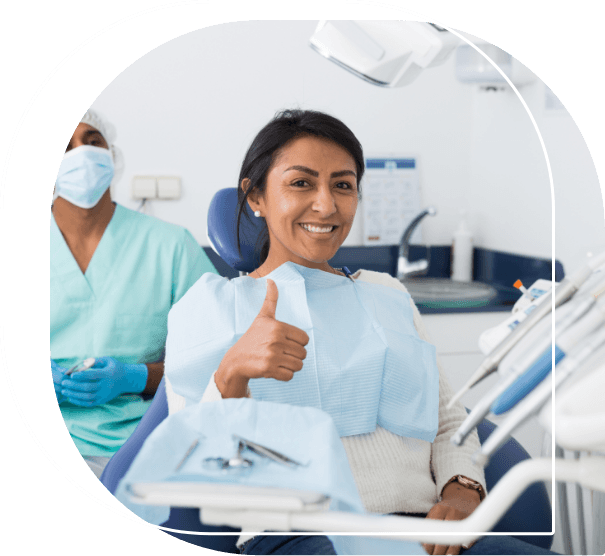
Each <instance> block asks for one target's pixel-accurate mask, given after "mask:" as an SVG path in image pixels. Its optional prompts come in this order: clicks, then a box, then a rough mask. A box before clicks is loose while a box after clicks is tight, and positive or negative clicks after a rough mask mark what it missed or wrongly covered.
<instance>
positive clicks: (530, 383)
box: [491, 297, 605, 415]
mask: <svg viewBox="0 0 605 556" xmlns="http://www.w3.org/2000/svg"><path fill="white" fill-rule="evenodd" d="M592 299H594V297H593V298H592ZM580 301H581V303H579V304H578V308H580V309H585V308H586V307H590V309H589V310H588V311H586V312H585V313H584V314H583V315H582V318H579V319H576V321H575V322H573V321H572V319H571V318H568V319H563V320H564V321H566V322H565V326H561V327H559V328H558V330H557V332H560V333H558V334H557V337H556V338H555V346H554V354H555V365H557V364H558V363H559V362H560V361H561V360H563V359H564V358H566V357H567V355H568V354H569V353H570V352H573V351H574V350H575V348H576V347H577V346H578V345H581V344H582V343H583V341H584V340H585V338H586V337H587V336H589V335H590V334H592V332H593V331H595V330H596V329H598V328H599V327H600V326H603V325H604V324H605V298H601V299H599V300H598V301H596V300H595V301H594V302H590V303H589V301H590V300H589V299H588V300H587V299H584V300H580ZM571 303H575V301H574V302H571ZM572 309H573V307H572ZM577 314H578V313H577V312H576V311H572V314H571V315H570V317H575V316H577ZM561 329H562V330H561ZM552 353H553V350H552V347H551V346H550V344H549V349H547V350H546V352H544V353H543V354H542V356H541V357H540V358H539V359H538V360H536V361H535V362H534V364H533V365H532V366H531V367H530V369H529V370H528V371H527V372H525V373H523V374H522V375H519V378H518V380H516V381H515V383H514V384H513V385H511V387H510V388H508V389H507V390H506V392H503V393H502V394H501V395H500V396H499V397H498V399H497V400H495V401H494V403H493V405H492V407H491V411H492V413H494V414H495V415H500V414H502V413H504V412H505V411H508V410H509V409H511V408H512V407H513V406H514V405H515V404H517V403H518V402H519V401H520V400H521V399H523V397H524V396H526V395H527V394H528V393H529V392H530V391H531V390H533V389H534V388H535V387H536V385H537V384H538V383H539V382H541V381H542V379H543V378H544V377H545V376H546V375H547V374H548V373H549V372H550V371H551V369H552Z"/></svg>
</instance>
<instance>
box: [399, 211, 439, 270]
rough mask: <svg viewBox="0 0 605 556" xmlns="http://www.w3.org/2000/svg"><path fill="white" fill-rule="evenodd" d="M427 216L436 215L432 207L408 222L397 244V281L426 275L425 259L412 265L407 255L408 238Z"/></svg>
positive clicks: (427, 266) (408, 249)
mask: <svg viewBox="0 0 605 556" xmlns="http://www.w3.org/2000/svg"><path fill="white" fill-rule="evenodd" d="M427 214H428V215H430V216H435V215H436V214H437V209H436V208H435V207H433V206H430V207H427V208H425V209H424V210H423V211H422V212H421V213H420V214H418V215H417V216H416V217H415V218H414V219H413V220H412V221H411V222H410V224H409V225H408V227H407V228H406V229H405V231H404V232H403V235H402V236H401V241H400V242H399V259H398V260H397V279H398V280H403V279H404V278H408V277H410V276H421V275H423V274H426V271H427V270H428V268H429V262H428V260H426V259H423V260H421V261H414V262H412V263H411V262H410V261H408V255H409V253H410V237H411V235H412V233H413V232H414V230H415V229H416V226H418V224H419V223H420V221H421V220H422V219H423V218H424V217H425V216H426V215H427Z"/></svg>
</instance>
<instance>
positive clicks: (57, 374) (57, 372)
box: [50, 359, 67, 403]
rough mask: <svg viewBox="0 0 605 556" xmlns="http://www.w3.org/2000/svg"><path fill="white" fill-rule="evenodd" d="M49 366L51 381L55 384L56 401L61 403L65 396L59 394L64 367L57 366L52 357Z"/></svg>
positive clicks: (63, 376)
mask: <svg viewBox="0 0 605 556" xmlns="http://www.w3.org/2000/svg"><path fill="white" fill-rule="evenodd" d="M50 368H51V370H52V373H53V383H54V384H55V394H56V395H57V402H58V403H61V402H63V401H65V397H64V396H63V394H61V381H62V380H63V379H64V378H65V371H67V369H66V368H65V367H59V365H57V364H56V363H55V361H54V360H53V359H51V360H50Z"/></svg>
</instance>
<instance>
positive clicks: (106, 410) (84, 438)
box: [50, 205, 216, 456]
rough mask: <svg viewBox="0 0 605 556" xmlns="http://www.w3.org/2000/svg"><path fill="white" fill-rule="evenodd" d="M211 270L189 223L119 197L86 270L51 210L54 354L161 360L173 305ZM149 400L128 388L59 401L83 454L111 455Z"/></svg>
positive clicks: (67, 360)
mask: <svg viewBox="0 0 605 556" xmlns="http://www.w3.org/2000/svg"><path fill="white" fill-rule="evenodd" d="M205 272H213V273H216V269H215V268H214V266H213V265H212V263H211V262H210V260H209V259H208V257H207V255H206V254H205V253H204V250H203V249H202V248H201V247H200V246H199V245H198V243H197V242H196V241H195V239H194V238H193V236H192V235H191V234H190V233H189V232H188V231H187V230H186V229H185V228H182V227H180V226H176V225H174V224H169V223H167V222H163V221H161V220H158V219H156V218H153V217H151V216H148V215H145V214H141V213H139V212H135V211H133V210H129V209H127V208H125V207H122V206H120V205H116V207H115V212H114V214H113V216H112V218H111V220H110V222H109V224H108V225H107V228H106V229H105V232H104V234H103V237H102V238H101V241H100V242H99V245H98V247H97V249H96V251H95V252H94V255H93V257H92V259H91V261H90V264H89V265H88V268H87V269H86V272H85V273H84V274H83V273H82V271H81V270H80V267H79V266H78V264H77V263H76V260H75V259H74V257H73V255H72V253H71V251H70V249H69V247H68V246H67V243H66V242H65V239H64V238H63V235H62V233H61V231H60V230H59V228H58V226H57V224H56V222H55V219H54V217H52V216H51V230H50V351H51V358H52V359H54V360H55V361H56V362H57V364H59V365H60V366H62V367H70V366H72V365H74V364H75V363H76V362H78V361H80V360H82V359H86V358H87V357H102V356H108V357H114V358H115V359H117V360H119V361H122V362H123V363H130V364H133V363H154V362H157V361H161V360H162V359H163V352H164V346H165V343H166V335H167V321H168V312H169V311H170V308H171V307H172V305H174V304H175V303H176V302H177V301H178V300H179V299H180V298H181V297H182V296H183V295H184V294H185V292H186V291H187V290H188V289H189V288H190V287H191V286H192V285H193V284H194V283H195V282H196V281H197V280H198V279H199V278H200V277H201V276H202V274H204V273H205ZM150 403H151V401H143V400H142V398H141V397H140V396H137V395H134V394H125V395H122V396H119V397H117V398H115V399H114V400H111V401H110V402H109V403H106V404H103V405H100V406H96V407H92V408H83V407H79V406H76V405H73V404H71V403H69V402H62V403H61V404H60V408H61V413H62V415H63V418H64V419H65V424H66V425H67V428H68V430H69V432H70V434H71V436H72V438H73V440H74V442H75V444H76V446H77V447H78V450H79V451H80V453H81V454H82V455H83V456H111V455H112V454H114V453H115V452H116V451H117V450H118V449H119V448H120V446H122V444H124V442H125V441H126V439H127V438H128V437H129V436H130V435H131V434H132V432H133V431H134V429H135V428H136V426H137V424H138V422H139V420H140V418H141V417H142V416H143V414H144V413H145V411H146V409H147V407H148V406H149V404H150Z"/></svg>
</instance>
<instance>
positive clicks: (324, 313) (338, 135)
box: [166, 110, 550, 554]
mask: <svg viewBox="0 0 605 556" xmlns="http://www.w3.org/2000/svg"><path fill="white" fill-rule="evenodd" d="M364 169H365V166H364V157H363V152H362V148H361V145H360V143H359V141H358V140H357V138H356V137H355V136H354V134H353V133H352V132H351V130H350V129H349V128H348V127H346V126H345V125H344V124H343V123H342V122H341V121H339V120H337V119H336V118H333V117H332V116H329V115H327V114H323V113H320V112H314V111H302V110H286V111H284V112H281V113H279V114H277V115H276V116H275V118H274V119H273V120H272V121H271V122H269V123H268V124H267V125H266V126H265V127H264V128H263V129H262V130H261V131H260V132H259V133H258V135H257V136H256V138H255V139H254V140H253V142H252V144H251V146H250V148H249V149H248V152H247V154H246V156H245V158H244V162H243V164H242V168H241V171H240V176H239V182H238V185H239V215H238V216H237V218H238V226H239V218H240V217H241V216H242V210H243V207H244V206H245V205H244V204H245V203H248V205H249V206H250V208H251V209H252V211H253V212H254V214H255V217H256V218H259V219H262V221H263V222H264V223H265V224H266V238H265V243H264V246H263V249H262V252H261V257H260V265H259V267H258V268H257V269H256V270H255V271H254V272H252V273H251V274H250V275H249V276H246V277H240V278H236V279H235V280H232V281H231V282H227V281H226V280H223V279H220V278H216V277H213V276H205V277H203V278H202V279H201V280H199V281H198V282H197V283H196V284H195V286H194V287H192V288H191V290H190V291H189V292H188V293H187V295H186V296H185V297H184V298H183V299H182V300H181V301H180V302H179V303H178V304H177V305H176V306H175V307H174V308H173V309H172V311H171V313H170V316H169V323H170V334H169V336H168V339H167V346H166V384H167V390H166V391H167V396H168V405H169V411H170V413H171V414H172V413H175V412H176V411H179V410H180V409H182V408H184V407H185V406H186V405H189V404H191V403H206V402H219V401H220V400H222V399H225V398H241V397H245V396H248V397H254V398H256V399H259V400H267V401H273V402H275V401H277V402H281V403H293V404H295V405H296V404H298V405H308V404H307V403H306V401H305V400H311V401H312V402H314V403H315V407H319V408H320V409H323V410H325V411H327V412H329V413H330V415H331V416H332V418H333V420H334V422H335V424H336V425H337V427H338V428H339V432H340V435H341V440H342V443H343V445H344V447H345V450H346V453H347V457H348V460H349V464H350V467H351V471H352V473H353V476H354V478H355V482H356V485H357V488H358V491H359V494H360V496H361V500H362V502H363V505H364V507H365V509H366V510H367V511H368V512H374V513H382V514H393V513H400V514H407V515H415V516H419V515H421V516H425V517H426V518H428V519H439V520H460V519H464V518H465V517H467V516H468V515H469V514H470V513H471V512H472V511H473V510H474V509H475V508H476V507H477V506H478V505H479V503H480V501H481V500H482V498H483V497H484V496H485V478H484V474H483V469H482V468H481V467H478V466H476V465H474V464H473V463H472V462H471V455H472V454H473V452H475V450H477V449H478V447H479V440H478V436H477V433H476V432H474V433H473V434H472V435H470V436H469V438H468V439H467V441H466V442H465V444H464V445H463V446H461V447H456V446H453V445H452V444H451V443H450V441H449V439H450V437H451V436H452V435H453V434H454V432H455V431H456V430H457V428H458V427H459V426H460V424H461V423H462V422H463V421H464V419H465V417H466V411H465V409H464V407H463V406H462V405H461V404H460V403H458V404H456V405H454V406H453V407H452V408H450V409H448V408H447V405H448V402H449V400H450V399H451V397H452V395H453V391H452V389H451V387H450V386H449V384H448V382H447V380H446V378H445V376H444V374H443V372H442V371H441V369H440V366H439V364H438V362H437V360H436V358H435V350H434V347H432V346H430V345H429V342H428V337H427V334H426V331H425V329H424V326H423V324H422V319H421V317H420V314H419V313H418V309H417V308H416V306H415V305H414V303H413V301H412V300H411V299H410V298H409V297H408V294H407V292H406V290H405V288H404V286H403V285H402V284H401V283H399V281H397V280H396V279H395V278H393V277H391V276H389V275H387V274H381V273H376V272H370V271H365V270H360V271H358V272H357V273H355V274H354V275H350V273H348V271H347V270H346V269H344V268H343V269H336V268H332V267H331V266H330V264H329V262H328V261H329V260H330V259H332V257H333V256H334V255H335V254H336V251H337V250H338V249H339V248H340V246H341V245H342V243H343V242H344V240H345V238H346V237H347V235H348V233H349V231H350V230H351V226H352V224H353V220H354V218H355V214H356V211H357V206H358V201H359V198H360V195H361V190H360V186H359V184H360V181H361V178H362V176H363V173H364ZM301 277H302V278H303V281H304V289H296V290H294V288H298V287H299V286H300V284H301ZM257 283H258V284H259V285H261V284H262V285H263V286H265V284H266V287H263V288H260V287H256V285H255V284H257ZM278 283H279V284H280V286H279V288H278V286H277V284H278ZM355 284H358V285H355ZM322 289H329V295H322V293H321V290H322ZM259 291H260V292H261V295H262V296H263V297H264V301H261V300H262V297H259V296H258V292H259ZM293 291H295V294H292V292H293ZM246 292H252V293H251V297H249V298H245V297H244V295H243V294H245V293H246ZM305 295H306V299H307V301H306V303H307V306H306V307H303V308H302V310H300V311H298V312H297V310H298V308H300V307H301V301H300V300H301V299H305ZM255 296H256V297H255ZM364 296H365V297H364ZM314 299H315V300H319V301H315V302H314V301H313V300H314ZM356 299H359V302H357V301H356ZM250 300H252V301H253V302H254V307H255V308H254V312H252V309H251V307H252V305H251V304H250V303H249V301H250ZM368 300H375V301H376V305H372V302H371V301H370V303H366V302H367V301H368ZM384 300H387V301H388V300H394V301H396V302H397V303H398V305H397V304H393V305H392V306H389V304H388V303H385V302H384ZM280 303H281V304H282V307H284V309H282V311H283V312H282V315H294V316H292V317H291V320H292V321H294V320H295V319H297V318H299V315H303V316H304V318H307V317H308V319H310V320H311V321H312V324H311V325H310V326H305V327H306V328H307V329H308V330H312V336H313V337H312V338H311V337H310V335H309V334H307V333H306V332H305V331H304V330H303V329H302V328H301V327H300V326H295V325H293V324H291V323H287V322H284V319H283V318H282V319H281V320H279V319H278V318H276V314H277V313H276V311H279V307H280ZM284 303H285V304H286V305H285V306H284V305H283V304H284ZM356 303H357V304H358V305H359V308H358V309H354V308H353V309H352V305H355V304H356ZM261 304H262V306H261ZM209 307H214V309H213V311H214V312H212V311H210V312H211V313H212V314H213V315H214V318H215V320H212V322H217V320H216V319H218V318H219V317H220V316H221V313H223V315H222V319H221V323H222V324H221V326H220V327H215V329H214V330H210V329H209V328H208V326H205V325H204V323H205V322H206V321H201V319H200V318H199V317H198V315H199V313H200V311H201V310H202V309H203V308H209ZM372 307H374V308H375V309H374V311H378V310H379V311H380V312H381V315H378V316H376V313H373V312H372ZM393 307H397V314H396V315H394V316H393V318H392V319H391V318H390V316H389V315H388V313H392V312H393V310H394V309H393ZM232 309H234V315H235V316H234V317H233V316H232V315H230V314H229V312H230V311H231V310H232ZM215 313H216V314H215ZM349 315H355V316H354V317H352V316H349ZM383 316H384V318H382V317H383ZM380 319H382V320H380ZM402 319H407V321H408V322H406V323H403V324H405V326H407V328H405V330H407V332H406V333H399V332H397V331H396V329H397V327H398V326H399V325H400V324H402V323H401V320H402ZM230 320H234V322H235V323H236V329H235V334H234V333H233V332H234V331H233V330H231V329H230V328H229V326H228V322H229V321H230ZM302 320H303V319H302V318H301V322H302ZM387 321H388V322H389V323H391V325H392V326H391V328H390V329H389V330H388V331H387V332H388V334H386V335H382V336H380V335H379V334H377V333H375V331H376V330H377V329H381V330H382V332H384V331H385V330H386V328H385V327H382V328H381V326H382V324H384V323H385V322H387ZM242 322H245V323H246V326H247V329H246V326H242V325H241V323H242ZM248 323H250V324H248ZM378 325H380V326H378ZM402 328H403V327H402ZM202 329H203V330H206V331H207V332H208V334H207V335H206V336H205V337H204V341H203V343H201V342H200V341H199V330H202ZM192 330H195V331H196V332H197V333H196V334H193V333H192ZM242 332H243V333H242ZM211 336H212V337H211ZM222 336H224V338H222ZM378 336H380V337H378ZM385 343H388V350H385ZM200 346H201V347H200ZM217 346H218V347H217ZM402 346H403V347H404V349H403V350H402V349H401V348H402ZM408 347H410V350H409V351H407V348H408ZM431 348H432V349H431ZM308 350H309V351H308ZM398 350H399V351H398ZM396 352H397V353H398V354H399V355H396ZM402 352H403V353H402ZM215 354H220V355H215ZM352 354H353V357H352ZM355 354H358V355H359V356H360V357H362V359H358V358H356V357H355ZM387 355H388V357H387ZM208 361H212V362H214V361H218V365H217V367H215V368H214V369H210V370H208V367H209V366H210V365H209V364H205V363H207V362H208ZM366 363H367V364H366ZM311 369H317V371H316V374H315V375H314V374H313V373H312V371H311ZM213 370H214V372H212V371H213ZM324 373H325V374H324ZM429 375H430V377H429ZM303 377H304V378H303ZM373 377H377V380H378V385H377V387H376V384H375V383H373V382H372V380H373ZM299 378H300V380H298V379H299ZM429 378H430V380H429ZM435 378H436V380H437V384H438V391H436V386H437V384H436V383H435V380H434V379H435ZM381 381H384V382H381ZM322 383H323V384H324V385H325V386H323V387H322ZM417 385H419V386H418V389H419V390H417V391H416V392H410V390H413V389H414V388H416V386H417ZM383 386H384V388H383ZM425 387H426V388H428V389H429V390H430V391H429V392H423V391H422V388H425ZM317 391H319V394H316V392H317ZM301 400H302V402H301ZM317 400H319V402H317ZM404 400H411V401H410V402H407V401H404ZM418 400H421V403H419V404H418V403H416V405H415V406H414V408H413V409H410V408H411V407H412V406H413V405H414V402H418ZM424 402H426V403H424ZM387 406H390V408H389V407H387ZM372 407H373V408H376V407H378V415H379V417H378V420H379V421H380V422H378V421H377V417H376V413H374V417H373V420H372V421H368V420H364V418H363V415H369V416H370V417H369V418H370V419H372V412H371V411H369V410H368V408H372ZM334 408H335V409H334ZM389 409H390V412H389V411H388V410H389ZM381 412H382V413H381ZM386 414H388V418H385V417H384V416H385V415H386ZM343 415H344V416H346V418H344V419H343ZM381 415H382V417H381ZM381 419H382V420H381ZM389 421H390V422H389ZM433 421H434V423H435V428H434V429H432V426H433V425H432V424H433ZM380 423H382V424H380ZM399 425H402V426H406V425H407V426H409V428H410V430H412V429H413V428H414V427H415V426H416V427H417V428H418V429H419V430H418V432H414V433H413V434H409V435H408V434H399V433H397V432H394V431H397V430H398V426H399ZM355 428H357V430H358V432H355V430H354V429H355ZM347 429H348V430H347ZM429 429H430V430H429ZM399 430H400V429H399ZM341 431H345V432H344V434H343V432H341ZM293 441H295V439H293ZM492 539H495V540H492ZM238 546H239V548H240V551H241V552H242V553H243V554H335V552H334V548H333V546H332V544H331V542H330V541H329V539H328V537H325V536H321V535H317V536H314V535H311V536H304V535H300V534H299V535H292V534H285V535H279V536H274V535H267V536H265V535H257V536H254V537H250V536H242V537H240V539H239V541H238ZM425 549H426V551H427V552H428V553H429V554H458V553H459V552H460V551H461V550H462V548H461V547H460V546H445V545H425ZM495 550H499V551H498V552H496V551H495ZM466 553H468V554H496V553H498V554H538V553H540V554H542V553H544V554H550V552H548V551H540V549H538V548H537V547H535V546H533V545H528V544H527V543H523V542H521V541H518V540H516V539H513V538H512V537H486V538H485V539H481V540H479V541H478V542H477V543H476V544H475V545H474V546H472V547H471V548H470V549H468V550H467V551H466Z"/></svg>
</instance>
